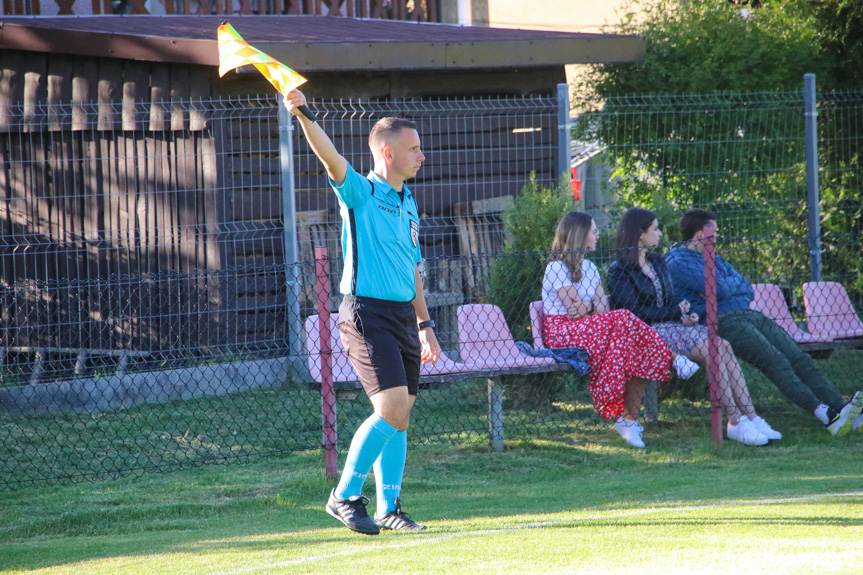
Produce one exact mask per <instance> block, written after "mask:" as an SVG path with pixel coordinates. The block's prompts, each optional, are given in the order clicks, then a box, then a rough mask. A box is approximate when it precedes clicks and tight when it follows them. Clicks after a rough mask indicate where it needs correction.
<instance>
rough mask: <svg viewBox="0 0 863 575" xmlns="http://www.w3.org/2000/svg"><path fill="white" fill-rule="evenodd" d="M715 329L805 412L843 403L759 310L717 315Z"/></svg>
mask: <svg viewBox="0 0 863 575" xmlns="http://www.w3.org/2000/svg"><path fill="white" fill-rule="evenodd" d="M718 332H719V336H720V337H722V338H724V339H726V340H728V342H729V343H730V344H731V347H732V349H733V350H734V354H735V355H736V356H737V357H738V358H739V359H742V360H743V361H745V362H747V363H749V364H752V365H753V366H755V367H756V368H757V369H758V370H759V371H761V373H763V374H764V375H766V376H767V378H768V379H769V380H770V381H772V382H773V385H775V386H776V387H778V388H779V391H781V392H782V393H783V394H784V395H785V396H786V397H787V398H788V399H790V400H791V401H793V402H794V403H796V404H797V405H799V406H800V407H802V408H803V409H805V410H806V411H808V412H810V413H812V412H813V411H814V410H815V408H816V407H818V405H819V404H821V403H825V404H827V405H828V406H830V407H832V408H833V409H835V410H840V409H842V407H843V406H844V405H845V400H844V399H842V394H841V393H839V390H837V389H836V387H835V386H834V385H833V384H832V383H830V380H828V379H827V377H826V376H825V375H824V374H823V373H821V370H820V369H818V367H817V366H816V365H815V361H814V360H813V359H812V358H811V357H809V355H807V354H806V353H805V352H804V351H803V350H801V349H800V347H799V346H798V345H797V343H796V342H795V341H794V340H793V339H792V338H791V336H790V335H788V332H786V331H785V330H784V329H782V328H781V327H779V326H778V325H776V322H774V321H773V320H772V319H770V318H769V317H767V316H765V315H764V314H763V313H761V312H758V311H754V310H748V309H746V310H738V311H731V312H726V313H723V314H720V316H719V326H718Z"/></svg>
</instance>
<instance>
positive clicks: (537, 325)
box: [530, 301, 545, 349]
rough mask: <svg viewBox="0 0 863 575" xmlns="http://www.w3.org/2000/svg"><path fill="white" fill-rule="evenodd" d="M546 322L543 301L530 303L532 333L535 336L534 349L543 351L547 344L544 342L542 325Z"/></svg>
mask: <svg viewBox="0 0 863 575" xmlns="http://www.w3.org/2000/svg"><path fill="white" fill-rule="evenodd" d="M544 320H545V310H544V309H543V307H542V301H532V302H530V332H531V333H532V334H533V347H534V348H536V349H542V348H544V347H545V343H544V342H543V341H542V324H543V321H544Z"/></svg>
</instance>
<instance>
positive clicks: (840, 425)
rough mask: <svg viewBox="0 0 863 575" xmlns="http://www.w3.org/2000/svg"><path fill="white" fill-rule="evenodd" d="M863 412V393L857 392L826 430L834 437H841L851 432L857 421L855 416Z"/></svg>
mask: <svg viewBox="0 0 863 575" xmlns="http://www.w3.org/2000/svg"><path fill="white" fill-rule="evenodd" d="M861 412H863V391H858V392H857V393H855V394H854V397H852V398H851V401H849V402H848V403H846V404H845V407H843V408H842V411H840V412H839V415H837V416H836V417H835V418H833V421H831V422H830V425H828V426H827V429H829V430H830V433H831V434H832V435H834V436H836V437H841V436H843V435H845V434H847V433H848V432H849V431H851V428H852V427H853V425H854V423H855V422H856V421H857V416H858V415H860V413H861Z"/></svg>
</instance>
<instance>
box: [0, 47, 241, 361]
mask: <svg viewBox="0 0 863 575" xmlns="http://www.w3.org/2000/svg"><path fill="white" fill-rule="evenodd" d="M211 80H212V71H211V70H208V69H204V68H200V67H191V66H182V65H167V64H158V63H148V62H133V61H124V60H114V59H97V58H85V57H70V56H65V55H54V54H50V55H49V54H40V53H32V52H19V51H11V50H9V51H7V50H4V51H3V52H0V282H2V288H3V291H4V297H3V298H2V303H0V305H2V306H3V312H2V313H3V316H2V317H3V324H2V328H3V337H2V345H3V346H6V347H9V346H20V347H62V348H89V349H136V350H145V351H158V350H163V349H169V348H173V347H176V346H178V345H181V346H182V347H192V348H198V349H202V350H206V349H208V348H211V347H213V346H219V345H222V344H224V342H225V341H224V340H225V337H226V334H225V331H224V330H219V329H217V326H216V325H215V323H216V322H217V320H218V313H219V309H220V307H221V306H222V305H224V302H223V301H222V296H221V294H220V293H219V289H220V288H219V283H220V282H219V277H218V274H217V273H213V272H217V271H219V270H221V269H222V267H223V265H224V255H223V248H222V246H221V245H220V244H219V230H220V222H221V221H222V214H221V213H220V210H221V205H222V204H221V202H219V201H218V198H217V197H216V194H217V190H218V182H217V180H216V176H217V171H216V169H215V162H216V158H215V146H214V141H213V137H212V130H211V126H210V119H209V118H208V116H207V114H206V113H204V112H203V111H202V110H200V109H196V106H194V105H191V104H190V102H192V101H193V100H194V99H200V98H208V97H209V95H210V91H211ZM168 102H173V106H172V107H170V108H168V107H167V103H168ZM197 108H200V106H197ZM13 285H15V286H18V289H17V291H16V290H15V289H13V288H12V286H13ZM23 286H29V287H23Z"/></svg>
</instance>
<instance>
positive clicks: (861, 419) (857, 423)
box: [851, 413, 863, 432]
mask: <svg viewBox="0 0 863 575" xmlns="http://www.w3.org/2000/svg"><path fill="white" fill-rule="evenodd" d="M861 426H863V413H861V414H860V415H858V416H857V419H855V420H854V423H852V424H851V431H858V430H859V431H861V432H863V429H860V428H861Z"/></svg>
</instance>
